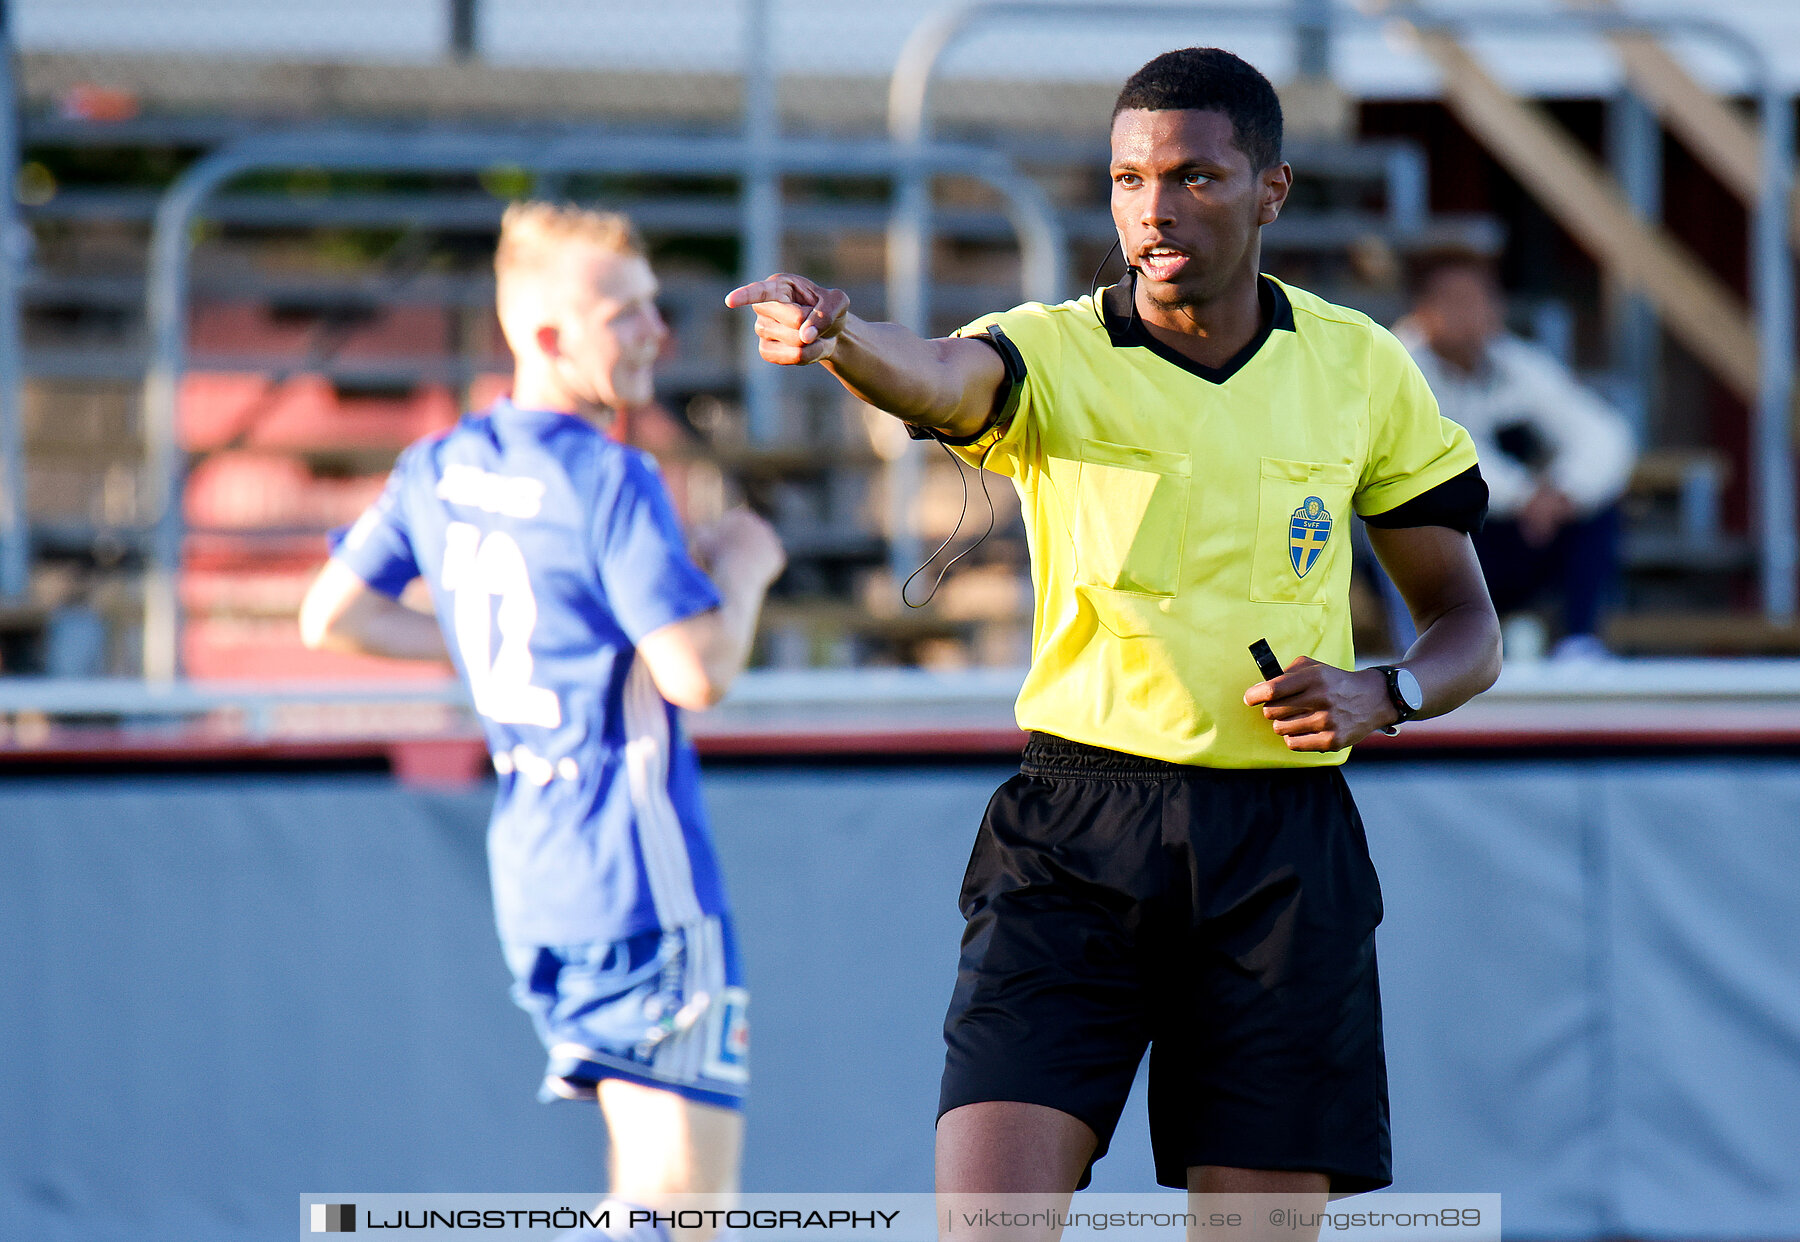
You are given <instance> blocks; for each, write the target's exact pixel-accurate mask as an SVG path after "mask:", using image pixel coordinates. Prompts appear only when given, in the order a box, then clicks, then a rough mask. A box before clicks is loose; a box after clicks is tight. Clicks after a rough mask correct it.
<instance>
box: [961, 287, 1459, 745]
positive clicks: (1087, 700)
mask: <svg viewBox="0 0 1800 1242" xmlns="http://www.w3.org/2000/svg"><path fill="white" fill-rule="evenodd" d="M1262 298H1263V307H1264V329H1263V331H1262V332H1261V333H1260V334H1259V336H1258V337H1257V339H1255V340H1253V341H1252V342H1251V343H1250V344H1249V345H1248V346H1246V347H1245V349H1244V350H1243V351H1242V352H1241V353H1239V355H1238V356H1237V357H1235V358H1233V359H1232V360H1231V361H1230V362H1228V363H1226V364H1225V365H1224V366H1222V367H1216V368H1214V367H1206V366H1202V365H1200V364H1198V363H1195V362H1193V361H1191V360H1189V359H1186V358H1183V357H1182V356H1181V355H1180V354H1178V353H1176V352H1175V351H1174V350H1171V349H1169V348H1168V347H1166V346H1164V345H1162V344H1161V343H1160V342H1158V341H1157V340H1156V339H1155V338H1154V337H1152V336H1151V335H1150V334H1149V333H1148V332H1147V331H1146V330H1145V329H1144V327H1143V325H1142V323H1141V322H1140V321H1139V320H1138V319H1137V317H1136V315H1135V314H1134V313H1132V311H1131V309H1130V301H1129V291H1128V290H1127V289H1126V288H1125V287H1124V286H1115V287H1114V288H1112V289H1110V290H1107V291H1106V292H1105V293H1104V294H1103V295H1102V297H1101V299H1100V304H1099V305H1096V302H1095V299H1093V298H1091V297H1084V298H1080V299H1078V300H1076V301H1072V302H1064V303H1063V304H1061V305H1059V306H1045V305H1042V304H1040V303H1029V304H1027V305H1024V306H1020V307H1018V308H1016V309H1014V310H1010V311H1006V312H1005V313H1003V314H998V315H986V316H983V317H982V318H981V319H978V320H976V321H975V322H974V323H972V324H970V325H968V326H967V327H965V328H963V329H962V331H961V332H960V333H959V335H974V334H978V333H983V332H990V333H991V330H992V329H993V328H995V327H998V328H999V329H1000V335H1002V336H1003V337H1004V339H1005V341H1007V342H1010V344H1011V345H1013V346H1015V347H1016V348H1017V352H1018V355H1019V357H1020V358H1021V359H1022V360H1023V362H1024V368H1023V369H1024V376H1023V379H1022V380H1021V381H1019V382H1018V384H1017V386H1016V390H1015V399H1016V405H1015V406H1014V408H1013V410H1012V414H1011V417H1010V419H1009V420H1008V421H1006V422H1005V423H1004V424H1002V425H1000V426H997V427H996V428H994V429H993V430H991V431H990V432H988V433H987V434H986V435H985V436H983V437H982V438H981V439H979V440H977V441H976V442H974V443H973V444H971V445H967V446H961V447H958V448H957V449H956V451H957V452H958V453H960V454H962V455H963V456H964V457H965V459H967V460H968V461H970V462H977V461H981V460H985V461H986V463H987V466H988V468H989V469H991V470H994V471H996V472H998V473H1000V474H1005V475H1008V476H1010V477H1011V478H1012V480H1013V482H1014V484H1015V486H1016V487H1017V488H1018V491H1019V495H1020V497H1021V499H1022V501H1023V504H1024V514H1025V522H1026V530H1027V536H1028V538H1029V540H1030V545H1031V570H1032V578H1033V581H1034V584H1035V586H1036V594H1037V603H1036V613H1035V616H1034V618H1033V626H1032V661H1031V669H1030V672H1029V673H1028V674H1027V675H1026V678H1025V685H1024V688H1023V690H1022V691H1021V692H1020V694H1019V700H1018V708H1017V713H1018V721H1019V725H1020V727H1022V728H1025V729H1032V730H1041V731H1043V732H1046V733H1053V734H1056V735H1057V736H1059V737H1065V738H1069V739H1071V740H1073V741H1079V742H1087V743H1090V744H1092V745H1095V746H1104V747H1107V748H1109V749H1112V750H1119V751H1126V752H1128V753H1131V754H1138V755H1146V756H1150V757H1152V758H1157V759H1167V760H1171V761H1173V762H1176V763H1192V764H1200V765H1204V766H1208V767H1222V768H1260V767H1310V766H1318V765H1325V764H1339V763H1342V762H1344V760H1345V758H1346V757H1347V753H1348V752H1344V751H1339V752H1335V753H1332V754H1315V753H1296V752H1293V751H1290V750H1288V748H1287V747H1286V745H1284V744H1283V743H1282V741H1281V739H1280V738H1278V737H1276V736H1275V733H1274V731H1273V730H1272V729H1271V727H1270V725H1269V722H1268V721H1266V720H1265V719H1263V715H1262V711H1261V709H1260V708H1255V707H1246V706H1244V702H1243V695H1244V691H1245V690H1246V689H1248V688H1249V687H1250V686H1251V685H1252V684H1254V683H1255V682H1257V681H1259V680H1261V678H1260V676H1259V675H1258V674H1257V671H1256V666H1255V663H1254V662H1253V661H1252V659H1251V657H1250V654H1249V652H1248V650H1247V648H1248V647H1249V645H1250V643H1251V642H1253V641H1254V640H1256V639H1258V638H1266V639H1268V640H1269V644H1270V646H1271V647H1273V648H1274V650H1275V654H1276V656H1277V658H1279V659H1280V660H1281V662H1282V663H1283V664H1284V665H1285V664H1286V663H1287V662H1288V661H1290V660H1292V659H1293V658H1294V657H1295V656H1301V655H1308V656H1312V657H1314V658H1315V659H1319V660H1323V661H1324V662H1326V663H1328V664H1334V665H1337V666H1339V667H1342V668H1348V667H1351V665H1352V663H1353V661H1354V652H1353V650H1352V647H1351V639H1350V605H1349V588H1350V559H1351V549H1350V527H1351V511H1352V510H1353V509H1354V510H1355V512H1357V513H1359V514H1362V515H1364V516H1365V517H1372V516H1373V515H1383V514H1391V513H1392V512H1393V511H1395V510H1398V509H1400V507H1401V506H1409V511H1413V512H1423V511H1424V510H1428V509H1431V507H1432V504H1431V501H1430V500H1429V499H1422V498H1427V494H1428V493H1430V494H1432V495H1434V496H1440V497H1441V496H1446V495H1451V494H1454V495H1460V496H1463V497H1465V498H1466V497H1468V496H1469V495H1470V494H1472V493H1473V494H1476V495H1477V499H1476V500H1475V501H1474V502H1473V508H1474V515H1473V519H1472V520H1474V521H1479V517H1480V506H1481V498H1484V497H1485V489H1484V488H1483V487H1482V486H1481V484H1480V483H1479V474H1478V472H1477V470H1476V461H1475V449H1474V446H1473V444H1472V443H1471V441H1470V439H1469V435H1468V433H1467V432H1465V431H1464V430H1463V429H1462V428H1461V427H1459V426H1457V425H1456V424H1455V423H1452V422H1450V421H1449V420H1448V419H1446V418H1444V417H1442V416H1441V415H1440V414H1439V413H1438V408H1437V402H1436V400H1435V399H1434V398H1433V397H1432V395H1431V391H1430V389H1429V388H1427V387H1426V384H1425V381H1424V379H1423V378H1422V377H1421V376H1420V374H1419V370H1418V368H1417V367H1416V366H1414V365H1413V362H1412V359H1411V358H1409V357H1408V356H1407V353H1406V350H1405V349H1404V348H1402V347H1401V345H1400V343H1399V342H1398V341H1396V340H1395V339H1394V338H1393V337H1392V336H1391V335H1390V334H1389V333H1388V332H1387V331H1386V330H1385V329H1383V328H1381V327H1380V326H1379V325H1377V324H1376V323H1374V322H1373V321H1372V320H1370V319H1369V318H1368V317H1367V316H1366V315H1362V314H1360V313H1358V312H1356V311H1353V310H1347V309H1345V308H1343V307H1341V306H1334V305H1332V304H1331V303H1329V302H1326V301H1324V300H1323V299H1321V298H1317V297H1314V296H1313V295H1311V294H1309V293H1306V292H1305V291H1303V290H1299V289H1293V288H1289V287H1288V286H1285V285H1282V284H1281V283H1280V282H1278V281H1275V280H1273V279H1272V278H1269V277H1264V278H1263V282H1262ZM1002 352H1005V351H1004V347H1003V346H1002ZM1434 489H1436V490H1435V491H1434ZM1452 507H1454V505H1453V506H1452ZM1468 507H1469V506H1468V505H1467V504H1464V505H1463V508H1464V509H1467V508H1468ZM1374 520H1375V522H1376V524H1387V525H1427V524H1438V522H1437V520H1436V519H1434V518H1432V517H1430V516H1429V515H1427V516H1426V517H1424V518H1423V519H1422V520H1398V521H1389V522H1383V521H1382V519H1381V518H1380V517H1374ZM1444 524H1450V525H1457V524H1459V523H1458V522H1456V521H1454V520H1452V521H1447V522H1444ZM1466 528H1467V527H1466V526H1464V529H1466Z"/></svg>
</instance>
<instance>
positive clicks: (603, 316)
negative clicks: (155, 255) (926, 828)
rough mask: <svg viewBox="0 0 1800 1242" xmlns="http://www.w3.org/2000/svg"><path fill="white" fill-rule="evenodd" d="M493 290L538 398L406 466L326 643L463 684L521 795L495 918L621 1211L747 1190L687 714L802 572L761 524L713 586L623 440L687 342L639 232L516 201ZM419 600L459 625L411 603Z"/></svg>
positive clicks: (730, 949)
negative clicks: (409, 595)
mask: <svg viewBox="0 0 1800 1242" xmlns="http://www.w3.org/2000/svg"><path fill="white" fill-rule="evenodd" d="M494 266H495V274H496V276H497V281H498V300H499V313H500V323H501V327H502V329H503V330H504V332H505V334H506V341H507V344H508V345H509V346H510V347H511V349H512V352H513V357H514V361H515V367H516V369H515V372H514V376H513V390H512V395H511V396H510V398H502V399H501V400H499V401H497V402H495V403H494V405H493V406H492V407H490V408H489V409H487V410H483V411H481V412H479V413H474V414H469V415H466V416H465V417H464V418H463V419H462V420H461V421H460V422H459V423H458V424H457V425H456V426H455V427H454V428H452V429H451V430H450V431H448V432H446V433H444V434H441V435H437V436H432V437H429V438H427V439H425V440H421V441H420V442H419V443H417V444H414V445H413V446H412V447H410V448H408V449H407V450H406V451H405V452H404V453H402V454H401V456H400V459H399V461H398V462H397V463H396V465H395V467H394V471H393V474H392V476H391V477H390V478H389V480H388V485H387V489H386V491H385V492H384V493H383V494H382V496H381V498H380V499H379V500H378V501H377V502H376V503H375V505H374V506H373V507H372V508H371V509H369V511H368V512H367V513H365V514H363V516H362V517H361V518H360V519H359V520H358V521H357V522H356V523H355V524H354V525H353V526H351V527H349V528H348V530H347V531H345V532H342V533H341V534H340V535H338V536H336V537H334V542H333V548H332V557H331V560H330V562H329V563H328V564H327V565H326V566H325V568H324V569H323V570H322V571H321V572H320V574H319V576H318V579H317V580H316V581H315V582H314V583H313V585H312V588H311V590H310V591H309V592H308V594H307V597H306V601H305V603H304V604H303V605H302V609H301V614H300V624H301V631H302V636H303V638H304V640H305V641H306V643H307V644H308V645H309V646H312V647H325V648H332V649H336V650H343V651H356V652H368V653H372V654H377V655H386V656H398V657H413V658H421V659H443V658H445V657H446V655H447V656H448V658H449V659H451V660H452V661H453V662H454V663H455V665H456V667H457V670H458V672H459V673H460V674H461V675H462V677H463V680H464V681H465V682H466V683H467V685H468V688H469V692H470V694H471V696H472V698H473V700H474V704H475V709H476V711H477V712H478V713H479V714H480V716H481V720H482V726H483V730H484V732H485V734H486V739H487V743H488V747H489V750H490V751H491V752H492V755H493V763H494V770H495V771H496V772H497V773H498V775H499V794H498V797H497V798H496V800H495V804H494V814H493V819H492V822H491V825H490V828H489V835H488V854H489V863H490V867H491V871H492V879H493V891H494V907H495V914H496V916H497V921H498V924H499V931H500V938H501V941H502V944H503V947H504V950H505V954H506V960H507V963H508V965H509V966H510V967H511V969H512V972H513V978H514V984H513V997H514V999H515V1000H516V1001H517V1002H518V1004H519V1005H520V1006H521V1007H522V1008H523V1009H525V1010H526V1012H528V1013H529V1014H530V1015H531V1017H532V1020H533V1022H534V1023H535V1024H536V1026H537V1030H538V1034H539V1035H540V1036H541V1037H542V1039H543V1041H544V1046H545V1047H546V1049H548V1051H549V1055H550V1059H549V1066H548V1068H547V1070H546V1073H545V1077H544V1086H543V1090H542V1092H541V1093H540V1094H541V1096H542V1098H544V1099H546V1100H552V1099H598V1100H599V1103H600V1110H601V1113H602V1114H603V1116H604V1119H605V1123H606V1126H607V1130H608V1134H609V1136H610V1139H611V1151H612V1159H611V1180H612V1195H613V1202H614V1204H615V1206H620V1207H622V1206H623V1205H624V1204H636V1205H645V1206H656V1205H659V1204H662V1203H664V1202H666V1201H667V1198H668V1196H670V1195H674V1194H682V1193H731V1192H733V1191H735V1189H736V1187H737V1180H738V1166H739V1156H740V1149H741V1144H742V1133H743V1120H742V1111H741V1110H742V1104H743V1097H744V1091H745V1087H746V1084H747V1082H748V1077H749V1074H748V1066H747V1063H746V1055H747V1052H748V1047H749V1027H748V1022H747V1016H746V1006H747V1002H748V999H749V998H748V994H747V993H746V992H745V990H744V987H743V984H742V975H741V972H740V970H739V965H738V959H737V952H736V947H735V945H734V943H733V939H732V929H731V921H730V917H729V913H728V909H727V903H726V898H725V890H724V888H723V885H722V883H721V880H720V875H719V867H718V861H717V859H716V858H715V856H714V854H713V849H712V844H711V841H710V839H709V836H708V831H707V824H706V814H705V809H704V806H703V805H702V802H701V799H700V773H699V767H698V764H697V761H696V759H695V755H694V751H693V748H692V746H691V745H690V744H689V742H688V741H687V740H686V737H685V735H684V733H683V731H682V729H681V728H680V726H679V723H678V720H677V714H676V713H677V709H678V708H694V709H699V708H705V707H708V706H710V705H712V704H713V703H716V702H717V701H718V700H719V698H720V697H721V696H723V695H724V693H725V691H726V688H727V687H728V686H729V685H730V684H731V682H732V679H733V678H735V677H736V676H737V675H738V673H740V672H741V671H742V670H743V668H744V665H745V662H746V659H747V658H748V655H749V651H750V645H751V641H752V638H753V636H754V634H755V629H756V619H757V614H758V612H759V611H760V609H761V606H762V601H763V597H764V594H765V592H766V591H767V589H768V587H769V585H770V583H772V582H773V581H774V580H775V578H776V577H777V576H778V575H779V574H780V573H781V571H782V568H783V566H784V565H785V557H784V554H783V552H782V548H781V544H780V542H779V540H778V539H777V538H776V535H775V533H774V531H773V530H772V529H771V528H770V527H769V526H768V524H767V523H765V522H763V521H762V520H761V519H760V518H757V517H755V516H754V515H752V514H750V513H749V512H747V511H744V510H735V511H733V512H731V513H728V514H726V515H725V517H724V519H723V520H722V521H720V522H719V523H718V524H717V525H716V526H715V527H713V528H711V529H709V530H707V531H704V532H702V533H701V534H700V535H699V536H698V537H697V538H696V540H695V545H696V548H697V551H698V556H699V560H700V562H701V563H703V564H704V565H705V566H706V567H707V569H708V570H709V571H710V578H709V575H708V573H707V572H703V571H702V569H701V567H700V565H698V564H696V563H695V561H694V560H693V559H692V558H690V555H689V552H688V546H687V541H686V539H685V538H684V537H683V535H682V532H681V531H680V530H679V529H678V527H677V524H676V519H675V515H674V512H673V509H672V507H671V505H670V503H669V498H668V495H667V493H666V491H665V489H664V487H663V484H662V481H661V480H660V478H659V477H658V475H657V472H656V468H655V466H654V465H653V463H652V462H651V460H650V459H649V458H648V457H646V456H645V455H644V454H642V453H641V452H639V451H637V450H635V449H632V448H628V447H625V446H623V445H620V444H618V443H615V442H614V441H612V440H610V439H608V438H607V436H606V435H604V434H603V428H604V427H605V426H606V425H607V423H608V422H609V421H610V419H611V417H612V414H613V412H614V411H616V410H619V409H623V408H629V407H632V406H637V405H642V404H644V403H645V402H647V401H649V399H650V396H651V368H652V364H653V363H654V361H655V359H656V356H657V352H658V349H659V347H660V346H661V344H662V342H663V340H664V338H665V336H666V334H667V331H666V328H665V327H664V324H663V321H662V318H661V316H660V315H659V314H658V313H657V310H656V302H655V299H656V294H657V283H656V278H655V277H654V276H653V275H652V274H651V270H650V266H649V264H648V262H647V261H646V260H645V258H644V255H643V252H642V250H641V249H640V247H639V244H638V242H637V239H636V237H635V236H634V234H633V231H632V228H631V225H630V223H629V221H627V220H626V219H625V218H624V217H622V216H618V215H612V214H606V213H601V212H594V211H584V210H578V209H575V208H572V207H561V206H555V205H551V204H547V203H521V204H516V205H514V206H513V207H512V208H510V209H509V210H508V211H507V213H506V217H505V220H504V223H503V224H502V226H501V234H500V247H499V251H498V254H497V255H496V257H495V263H494ZM417 577H423V578H425V580H426V581H427V582H428V583H429V584H430V587H431V598H432V603H433V606H434V609H435V612H436V616H435V618H434V617H431V616H427V615H426V614H424V613H421V612H417V611H414V610H412V609H410V608H408V607H406V606H405V605H403V604H401V603H400V602H399V596H400V593H401V591H402V590H403V589H404V588H405V587H406V585H407V583H409V582H410V581H411V580H412V579H414V578H417ZM612 1219H613V1228H612V1229H611V1230H610V1232H611V1234H612V1235H613V1236H619V1235H620V1234H621V1233H622V1232H623V1230H622V1228H621V1226H622V1225H623V1224H624V1223H625V1220H626V1218H625V1217H624V1215H623V1214H622V1213H621V1212H618V1211H615V1212H614V1213H613V1214H612ZM654 1231H655V1230H654V1228H651V1229H648V1230H646V1229H640V1230H638V1231H636V1232H637V1233H638V1234H639V1236H642V1235H643V1234H645V1233H646V1232H654Z"/></svg>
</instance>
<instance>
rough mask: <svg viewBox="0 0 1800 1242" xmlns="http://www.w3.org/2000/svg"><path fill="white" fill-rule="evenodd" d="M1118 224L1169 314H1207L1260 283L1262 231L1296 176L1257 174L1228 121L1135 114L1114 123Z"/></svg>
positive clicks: (1205, 115)
mask: <svg viewBox="0 0 1800 1242" xmlns="http://www.w3.org/2000/svg"><path fill="white" fill-rule="evenodd" d="M1111 173H1112V215H1113V224H1114V225H1115V226H1117V228H1118V230H1119V242H1120V244H1121V245H1122V246H1123V247H1124V249H1125V256H1126V260H1127V262H1129V263H1131V264H1133V265H1134V266H1135V267H1136V268H1137V269H1138V271H1139V272H1140V273H1142V276H1143V284H1144V292H1145V294H1146V295H1147V296H1148V297H1149V299H1150V300H1151V301H1152V302H1154V303H1156V304H1158V305H1162V306H1170V307H1174V306H1198V305H1204V304H1206V303H1208V302H1211V301H1214V300H1215V299H1217V298H1219V297H1221V296H1223V295H1225V294H1227V293H1229V292H1231V291H1233V290H1234V289H1235V288H1236V286H1237V285H1238V283H1239V282H1242V281H1250V282H1254V281H1255V279H1256V273H1257V268H1258V266H1259V264H1258V259H1259V256H1260V244H1259V243H1260V234H1259V230H1260V229H1261V227H1262V226H1263V225H1265V224H1270V223H1273V222H1274V220H1275V217H1276V216H1277V215H1278V214H1280V211H1281V204H1282V203H1283V202H1285V201H1286V199H1287V191H1288V186H1289V185H1290V184H1291V181H1292V176H1293V174H1292V173H1291V172H1290V171H1289V169H1288V166H1287V165H1286V164H1276V165H1274V166H1272V167H1270V168H1266V169H1260V170H1259V169H1255V168H1252V167H1251V166H1250V159H1249V157H1248V156H1246V155H1245V154H1244V153H1243V151H1242V150H1241V149H1239V147H1238V145H1237V140H1236V136H1235V135H1234V134H1233V132H1232V126H1231V118H1230V117H1228V116H1226V115H1225V114H1224V113H1223V112H1217V111H1204V112H1203V111H1195V110H1191V109H1171V110H1168V111H1157V112H1151V111H1146V110H1144V109H1139V108H1129V109H1126V110H1125V111H1123V112H1121V113H1119V115H1118V116H1116V117H1114V118H1113V127H1112V168H1111Z"/></svg>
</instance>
